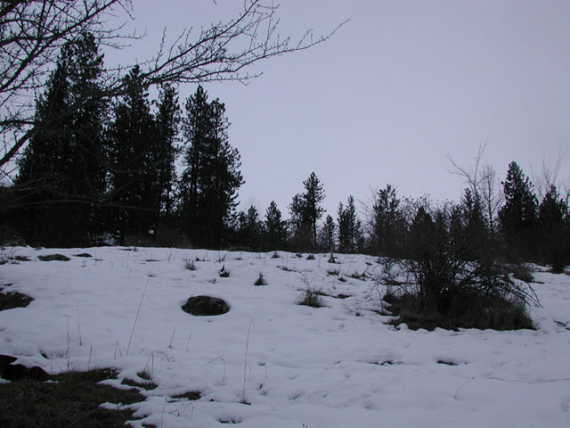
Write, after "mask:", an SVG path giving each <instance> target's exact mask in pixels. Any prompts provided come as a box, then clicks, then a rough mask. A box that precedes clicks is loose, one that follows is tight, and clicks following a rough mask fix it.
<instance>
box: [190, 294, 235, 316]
mask: <svg viewBox="0 0 570 428" xmlns="http://www.w3.org/2000/svg"><path fill="white" fill-rule="evenodd" d="M182 310H184V312H188V313H189V314H192V315H199V316H212V315H222V314H225V313H226V312H228V311H229V310H230V306H229V305H228V304H227V303H226V302H225V301H224V300H223V299H220V298H218V297H211V296H194V297H190V298H189V299H188V300H187V301H186V303H185V304H184V305H183V306H182Z"/></svg>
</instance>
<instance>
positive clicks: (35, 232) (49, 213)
mask: <svg viewBox="0 0 570 428" xmlns="http://www.w3.org/2000/svg"><path fill="white" fill-rule="evenodd" d="M102 67H103V56H102V55H100V54H99V50H98V46H97V43H96V42H95V39H94V37H93V36H92V35H91V34H90V33H87V32H85V33H81V34H80V36H79V37H78V38H77V39H75V40H72V41H69V42H68V43H66V44H65V45H64V47H63V48H62V51H61V53H60V56H59V59H58V61H57V66H56V69H55V71H54V72H53V73H52V75H51V76H50V78H49V80H48V83H47V88H46V92H45V94H44V95H43V96H41V97H40V99H39V100H38V102H37V105H36V125H35V127H34V132H33V136H32V139H31V141H30V144H29V145H28V147H27V149H26V151H25V153H24V156H23V158H22V159H21V161H20V164H19V167H20V171H19V176H18V179H17V184H18V187H19V188H20V189H22V192H23V199H22V200H23V205H24V206H26V205H28V206H29V208H25V209H24V211H23V215H22V224H23V225H24V227H23V232H24V236H25V237H26V239H27V241H28V242H30V243H37V244H43V245H56V246H76V245H87V244H89V243H92V241H93V238H94V236H93V235H94V234H95V233H97V232H100V231H101V225H100V221H99V216H98V214H99V210H98V204H99V201H100V199H101V196H102V193H103V191H104V187H105V168H104V147H105V139H104V127H103V121H104V119H105V116H106V112H107V105H106V102H105V100H104V97H103V95H102V89H101V82H100V75H101V72H102Z"/></svg>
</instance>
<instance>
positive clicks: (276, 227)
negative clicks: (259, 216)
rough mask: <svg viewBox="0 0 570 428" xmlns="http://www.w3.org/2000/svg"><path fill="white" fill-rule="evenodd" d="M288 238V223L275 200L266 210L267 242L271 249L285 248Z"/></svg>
mask: <svg viewBox="0 0 570 428" xmlns="http://www.w3.org/2000/svg"><path fill="white" fill-rule="evenodd" d="M286 240H287V223H286V222H285V221H284V220H283V219H282V217H281V211H280V210H279V208H278V207H277V204H276V203H275V201H271V203H270V204H269V207H267V210H266V211H265V242H266V245H267V246H268V247H269V249H270V250H278V249H284V248H285V244H286Z"/></svg>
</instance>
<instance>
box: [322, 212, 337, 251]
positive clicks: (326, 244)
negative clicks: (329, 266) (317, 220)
mask: <svg viewBox="0 0 570 428" xmlns="http://www.w3.org/2000/svg"><path fill="white" fill-rule="evenodd" d="M320 241H321V247H322V248H323V249H324V250H326V251H330V252H333V251H335V249H336V245H335V223H334V219H333V218H332V216H330V215H327V217H326V219H325V224H323V227H322V229H321V239H320Z"/></svg>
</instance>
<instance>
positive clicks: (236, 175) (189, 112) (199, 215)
mask: <svg viewBox="0 0 570 428" xmlns="http://www.w3.org/2000/svg"><path fill="white" fill-rule="evenodd" d="M228 126H229V125H228V121H227V119H226V117H225V106H224V104H223V103H221V102H220V101H219V100H218V99H214V100H212V101H208V96H207V93H206V91H205V90H204V89H203V88H202V87H201V86H199V87H198V89H197V90H196V92H195V94H194V95H192V96H190V97H189V98H188V99H187V102H186V116H185V117H184V118H183V120H182V129H183V133H184V139H185V141H184V142H185V144H186V145H187V147H186V150H185V153H184V160H185V163H186V168H185V170H184V172H183V175H182V180H181V197H182V212H183V223H184V224H183V228H184V230H185V232H186V234H187V236H188V237H189V238H190V239H191V240H192V242H193V243H194V244H195V245H200V246H206V247H211V248H216V247H219V246H221V245H223V244H224V240H225V238H226V235H227V232H228V225H229V222H230V219H231V217H232V215H233V213H234V211H235V208H236V206H237V192H238V189H239V187H240V186H241V185H242V184H243V183H244V180H243V177H242V174H241V172H240V167H241V160H240V155H239V152H238V150H237V149H236V148H234V147H232V146H231V145H230V144H229V141H228V135H227V129H228Z"/></svg>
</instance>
